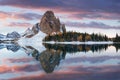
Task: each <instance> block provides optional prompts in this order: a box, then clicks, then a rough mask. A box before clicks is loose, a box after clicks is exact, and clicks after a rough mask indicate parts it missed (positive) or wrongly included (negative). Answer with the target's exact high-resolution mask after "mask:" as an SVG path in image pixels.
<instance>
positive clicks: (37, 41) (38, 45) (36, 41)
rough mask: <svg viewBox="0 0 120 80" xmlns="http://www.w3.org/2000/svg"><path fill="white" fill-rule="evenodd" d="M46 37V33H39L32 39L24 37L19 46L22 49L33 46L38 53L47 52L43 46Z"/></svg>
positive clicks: (19, 41)
mask: <svg viewBox="0 0 120 80" xmlns="http://www.w3.org/2000/svg"><path fill="white" fill-rule="evenodd" d="M45 36H46V34H45V33H43V32H41V31H39V32H38V34H36V35H35V36H33V37H31V38H26V37H22V38H20V39H19V40H18V44H19V45H20V46H22V47H26V46H32V47H34V48H35V49H37V50H38V51H43V50H45V47H44V46H43V45H42V40H43V38H44V37H45Z"/></svg>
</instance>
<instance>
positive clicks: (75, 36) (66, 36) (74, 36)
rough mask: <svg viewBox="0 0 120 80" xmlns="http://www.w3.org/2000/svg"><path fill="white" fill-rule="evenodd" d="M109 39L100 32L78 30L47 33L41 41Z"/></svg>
mask: <svg viewBox="0 0 120 80" xmlns="http://www.w3.org/2000/svg"><path fill="white" fill-rule="evenodd" d="M110 40H111V39H110V38H108V37H107V36H106V35H102V34H95V33H93V34H88V33H78V32H66V33H59V34H55V35H48V36H46V37H45V38H44V40H43V41H59V42H65V41H69V42H70V41H81V42H85V41H110Z"/></svg>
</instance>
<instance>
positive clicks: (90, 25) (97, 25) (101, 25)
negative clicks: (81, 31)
mask: <svg viewBox="0 0 120 80" xmlns="http://www.w3.org/2000/svg"><path fill="white" fill-rule="evenodd" d="M65 24H66V26H72V27H81V28H100V29H120V26H110V25H106V24H104V23H100V22H91V23H80V22H66V23H65Z"/></svg>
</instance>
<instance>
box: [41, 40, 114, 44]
mask: <svg viewBox="0 0 120 80" xmlns="http://www.w3.org/2000/svg"><path fill="white" fill-rule="evenodd" d="M43 43H48V44H76V45H77V44H88V45H94V44H113V42H112V41H98V42H95V41H88V42H78V41H76V42H74V41H73V42H54V41H49V42H43Z"/></svg>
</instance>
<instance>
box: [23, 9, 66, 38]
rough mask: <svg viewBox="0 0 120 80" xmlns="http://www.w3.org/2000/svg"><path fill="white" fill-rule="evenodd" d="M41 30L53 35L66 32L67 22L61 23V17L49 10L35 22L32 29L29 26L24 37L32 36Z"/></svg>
mask: <svg viewBox="0 0 120 80" xmlns="http://www.w3.org/2000/svg"><path fill="white" fill-rule="evenodd" d="M39 31H41V32H43V33H45V34H47V35H51V34H52V35H53V34H57V33H60V32H66V28H65V24H61V22H60V20H59V18H56V16H55V15H54V13H53V12H52V11H47V12H46V13H45V14H44V15H43V17H42V19H41V20H40V22H39V23H37V24H35V25H34V26H33V27H32V28H31V29H30V28H28V29H27V30H26V31H25V33H24V34H23V35H22V36H23V37H27V38H31V37H33V36H35V35H36V34H37V33H38V32H39Z"/></svg>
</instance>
